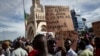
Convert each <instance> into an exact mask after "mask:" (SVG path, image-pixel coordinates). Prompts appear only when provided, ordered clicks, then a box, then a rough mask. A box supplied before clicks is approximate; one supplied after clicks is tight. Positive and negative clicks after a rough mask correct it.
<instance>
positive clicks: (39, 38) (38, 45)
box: [32, 34, 46, 56]
mask: <svg viewBox="0 0 100 56" xmlns="http://www.w3.org/2000/svg"><path fill="white" fill-rule="evenodd" d="M45 42H46V37H45V36H44V35H42V34H38V35H36V36H35V38H34V40H33V41H32V46H33V48H34V49H36V50H38V51H39V53H42V54H43V53H44V52H45ZM41 56H42V55H41Z"/></svg>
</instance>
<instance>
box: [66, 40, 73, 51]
mask: <svg viewBox="0 0 100 56" xmlns="http://www.w3.org/2000/svg"><path fill="white" fill-rule="evenodd" d="M71 45H72V41H71V39H66V40H65V42H64V46H65V48H66V51H68V50H69V49H70V48H71Z"/></svg>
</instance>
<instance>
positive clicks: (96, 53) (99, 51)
mask: <svg viewBox="0 0 100 56" xmlns="http://www.w3.org/2000/svg"><path fill="white" fill-rule="evenodd" d="M95 56H100V48H97V49H96V51H95Z"/></svg>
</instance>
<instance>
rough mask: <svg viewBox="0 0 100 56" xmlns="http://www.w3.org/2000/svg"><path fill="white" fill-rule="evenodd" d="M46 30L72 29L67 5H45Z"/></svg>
mask: <svg viewBox="0 0 100 56" xmlns="http://www.w3.org/2000/svg"><path fill="white" fill-rule="evenodd" d="M45 13H46V22H47V31H49V32H51V31H54V32H58V31H69V30H74V27H73V22H72V19H71V15H70V11H69V7H66V6H45Z"/></svg>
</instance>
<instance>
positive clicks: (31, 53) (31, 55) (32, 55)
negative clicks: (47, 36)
mask: <svg viewBox="0 0 100 56" xmlns="http://www.w3.org/2000/svg"><path fill="white" fill-rule="evenodd" d="M38 53H39V52H38V51H37V50H32V51H31V52H30V53H28V56H36V54H38Z"/></svg>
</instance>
